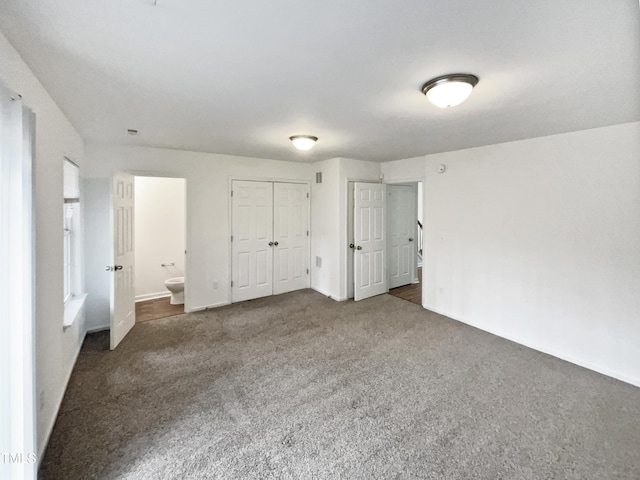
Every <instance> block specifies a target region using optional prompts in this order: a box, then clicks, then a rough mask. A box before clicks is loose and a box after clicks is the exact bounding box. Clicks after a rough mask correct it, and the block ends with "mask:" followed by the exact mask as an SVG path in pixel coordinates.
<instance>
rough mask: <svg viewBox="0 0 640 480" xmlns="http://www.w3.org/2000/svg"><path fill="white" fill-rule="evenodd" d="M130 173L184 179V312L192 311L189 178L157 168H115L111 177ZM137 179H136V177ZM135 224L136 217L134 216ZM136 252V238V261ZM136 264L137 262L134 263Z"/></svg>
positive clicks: (111, 178)
mask: <svg viewBox="0 0 640 480" xmlns="http://www.w3.org/2000/svg"><path fill="white" fill-rule="evenodd" d="M119 172H122V173H128V174H129V175H133V176H134V177H157V178H181V179H183V180H184V199H185V202H184V217H185V222H184V248H185V254H184V313H189V312H191V311H192V310H191V295H190V294H189V291H190V290H191V289H190V288H189V283H190V280H189V275H188V270H189V256H188V252H189V245H190V243H189V241H190V239H191V235H190V229H189V224H190V217H189V179H188V178H187V177H186V175H179V174H175V173H170V172H161V171H157V170H152V171H149V170H115V171H113V172H112V173H111V177H110V181H111V182H113V176H114V174H116V173H119ZM134 181H135V179H134ZM133 194H134V204H133V214H134V215H135V212H136V204H135V190H134V192H133ZM112 201H113V200H112V199H110V202H112ZM109 208H110V209H111V206H110V207H109ZM134 224H135V217H134ZM110 228H111V237H113V228H114V226H113V220H111V223H110ZM135 254H136V249H135V238H134V248H133V255H134V258H133V259H134V262H135ZM134 265H135V263H134ZM135 275H136V272H135V268H134V271H133V278H134V281H135Z"/></svg>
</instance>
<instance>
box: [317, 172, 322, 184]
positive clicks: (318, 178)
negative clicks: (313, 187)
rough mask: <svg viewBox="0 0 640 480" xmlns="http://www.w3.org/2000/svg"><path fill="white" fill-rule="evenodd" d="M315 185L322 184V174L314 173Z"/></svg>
mask: <svg viewBox="0 0 640 480" xmlns="http://www.w3.org/2000/svg"><path fill="white" fill-rule="evenodd" d="M316 183H322V172H316Z"/></svg>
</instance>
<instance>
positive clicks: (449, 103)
mask: <svg viewBox="0 0 640 480" xmlns="http://www.w3.org/2000/svg"><path fill="white" fill-rule="evenodd" d="M477 84H478V77H476V76H475V75H470V74H468V73H450V74H449V75H443V76H441V77H436V78H433V79H431V80H429V81H428V82H427V83H425V84H424V85H423V86H422V93H424V94H425V95H426V96H427V98H428V99H429V101H430V102H431V103H433V104H434V105H435V106H436V107H440V108H449V107H455V106H456V105H460V104H461V103H462V102H464V101H465V100H466V99H467V98H468V97H469V95H471V90H473V87H475V86H476V85H477Z"/></svg>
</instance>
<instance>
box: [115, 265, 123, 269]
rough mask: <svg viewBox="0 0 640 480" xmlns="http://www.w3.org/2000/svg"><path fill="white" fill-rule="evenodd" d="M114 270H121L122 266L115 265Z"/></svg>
mask: <svg viewBox="0 0 640 480" xmlns="http://www.w3.org/2000/svg"><path fill="white" fill-rule="evenodd" d="M113 269H114V270H122V265H116V266H115V267H113Z"/></svg>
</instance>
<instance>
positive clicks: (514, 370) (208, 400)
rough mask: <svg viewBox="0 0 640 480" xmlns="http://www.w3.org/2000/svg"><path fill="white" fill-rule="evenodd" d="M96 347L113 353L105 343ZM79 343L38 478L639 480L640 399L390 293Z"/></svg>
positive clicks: (258, 309)
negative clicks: (115, 341) (113, 344)
mask: <svg viewBox="0 0 640 480" xmlns="http://www.w3.org/2000/svg"><path fill="white" fill-rule="evenodd" d="M105 340H106V341H105ZM107 343H108V335H104V334H102V335H100V334H94V335H91V336H88V337H87V339H86V341H85V344H84V346H83V349H82V351H81V353H80V356H79V358H78V362H77V364H76V367H75V369H74V371H73V374H72V376H71V380H70V384H69V387H68V390H67V392H66V395H65V398H64V400H63V403H62V407H61V410H60V414H59V416H58V420H57V422H56V425H55V428H54V430H53V433H52V436H51V439H50V442H49V447H48V449H47V451H46V453H45V457H44V460H43V462H42V465H41V469H40V477H41V478H43V479H65V480H68V479H74V480H75V479H125V478H126V479H138V478H140V479H236V478H237V479H288V478H291V479H294V478H296V479H298V478H300V479H339V478H345V479H371V478H384V479H393V478H398V479H405V478H406V479H409V478H411V479H413V478H416V479H510V480H511V479H583V480H584V479H598V480H604V479H638V478H640V389H639V388H636V387H633V386H631V385H628V384H625V383H623V382H619V381H617V380H614V379H612V378H609V377H606V376H603V375H600V374H598V373H595V372H592V371H590V370H586V369H583V368H580V367H577V366H575V365H572V364H570V363H567V362H564V361H562V360H558V359H556V358H554V357H551V356H548V355H545V354H542V353H539V352H536V351H534V350H531V349H528V348H525V347H523V346H520V345H517V344H515V343H512V342H509V341H507V340H504V339H501V338H498V337H496V336H494V335H491V334H488V333H485V332H483V331H480V330H477V329H475V328H472V327H469V326H466V325H464V324H462V323H459V322H456V321H453V320H450V319H448V318H446V317H442V316H440V315H437V314H434V313H431V312H429V311H426V310H424V309H422V308H421V307H420V306H418V305H414V304H412V303H409V302H406V301H404V300H401V299H398V298H395V297H393V296H390V295H381V296H378V297H375V298H372V299H369V300H366V301H362V302H357V303H355V302H352V301H349V302H342V303H338V302H334V301H333V300H330V299H327V298H326V297H324V296H322V295H320V294H318V293H316V292H313V291H311V290H303V291H299V292H293V293H289V294H285V295H280V296H277V297H269V298H263V299H258V300H254V301H249V302H243V303H240V304H235V305H231V306H228V307H223V308H218V309H214V310H209V311H204V312H198V313H191V314H184V315H180V316H176V317H171V318H166V319H162V320H156V321H153V322H145V323H139V324H136V326H135V327H134V328H133V330H132V331H131V333H130V334H129V335H128V336H127V337H126V338H125V340H124V341H123V342H122V344H121V345H120V346H119V347H118V349H116V350H115V351H113V352H111V351H108V350H106V349H105V348H106V344H107Z"/></svg>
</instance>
